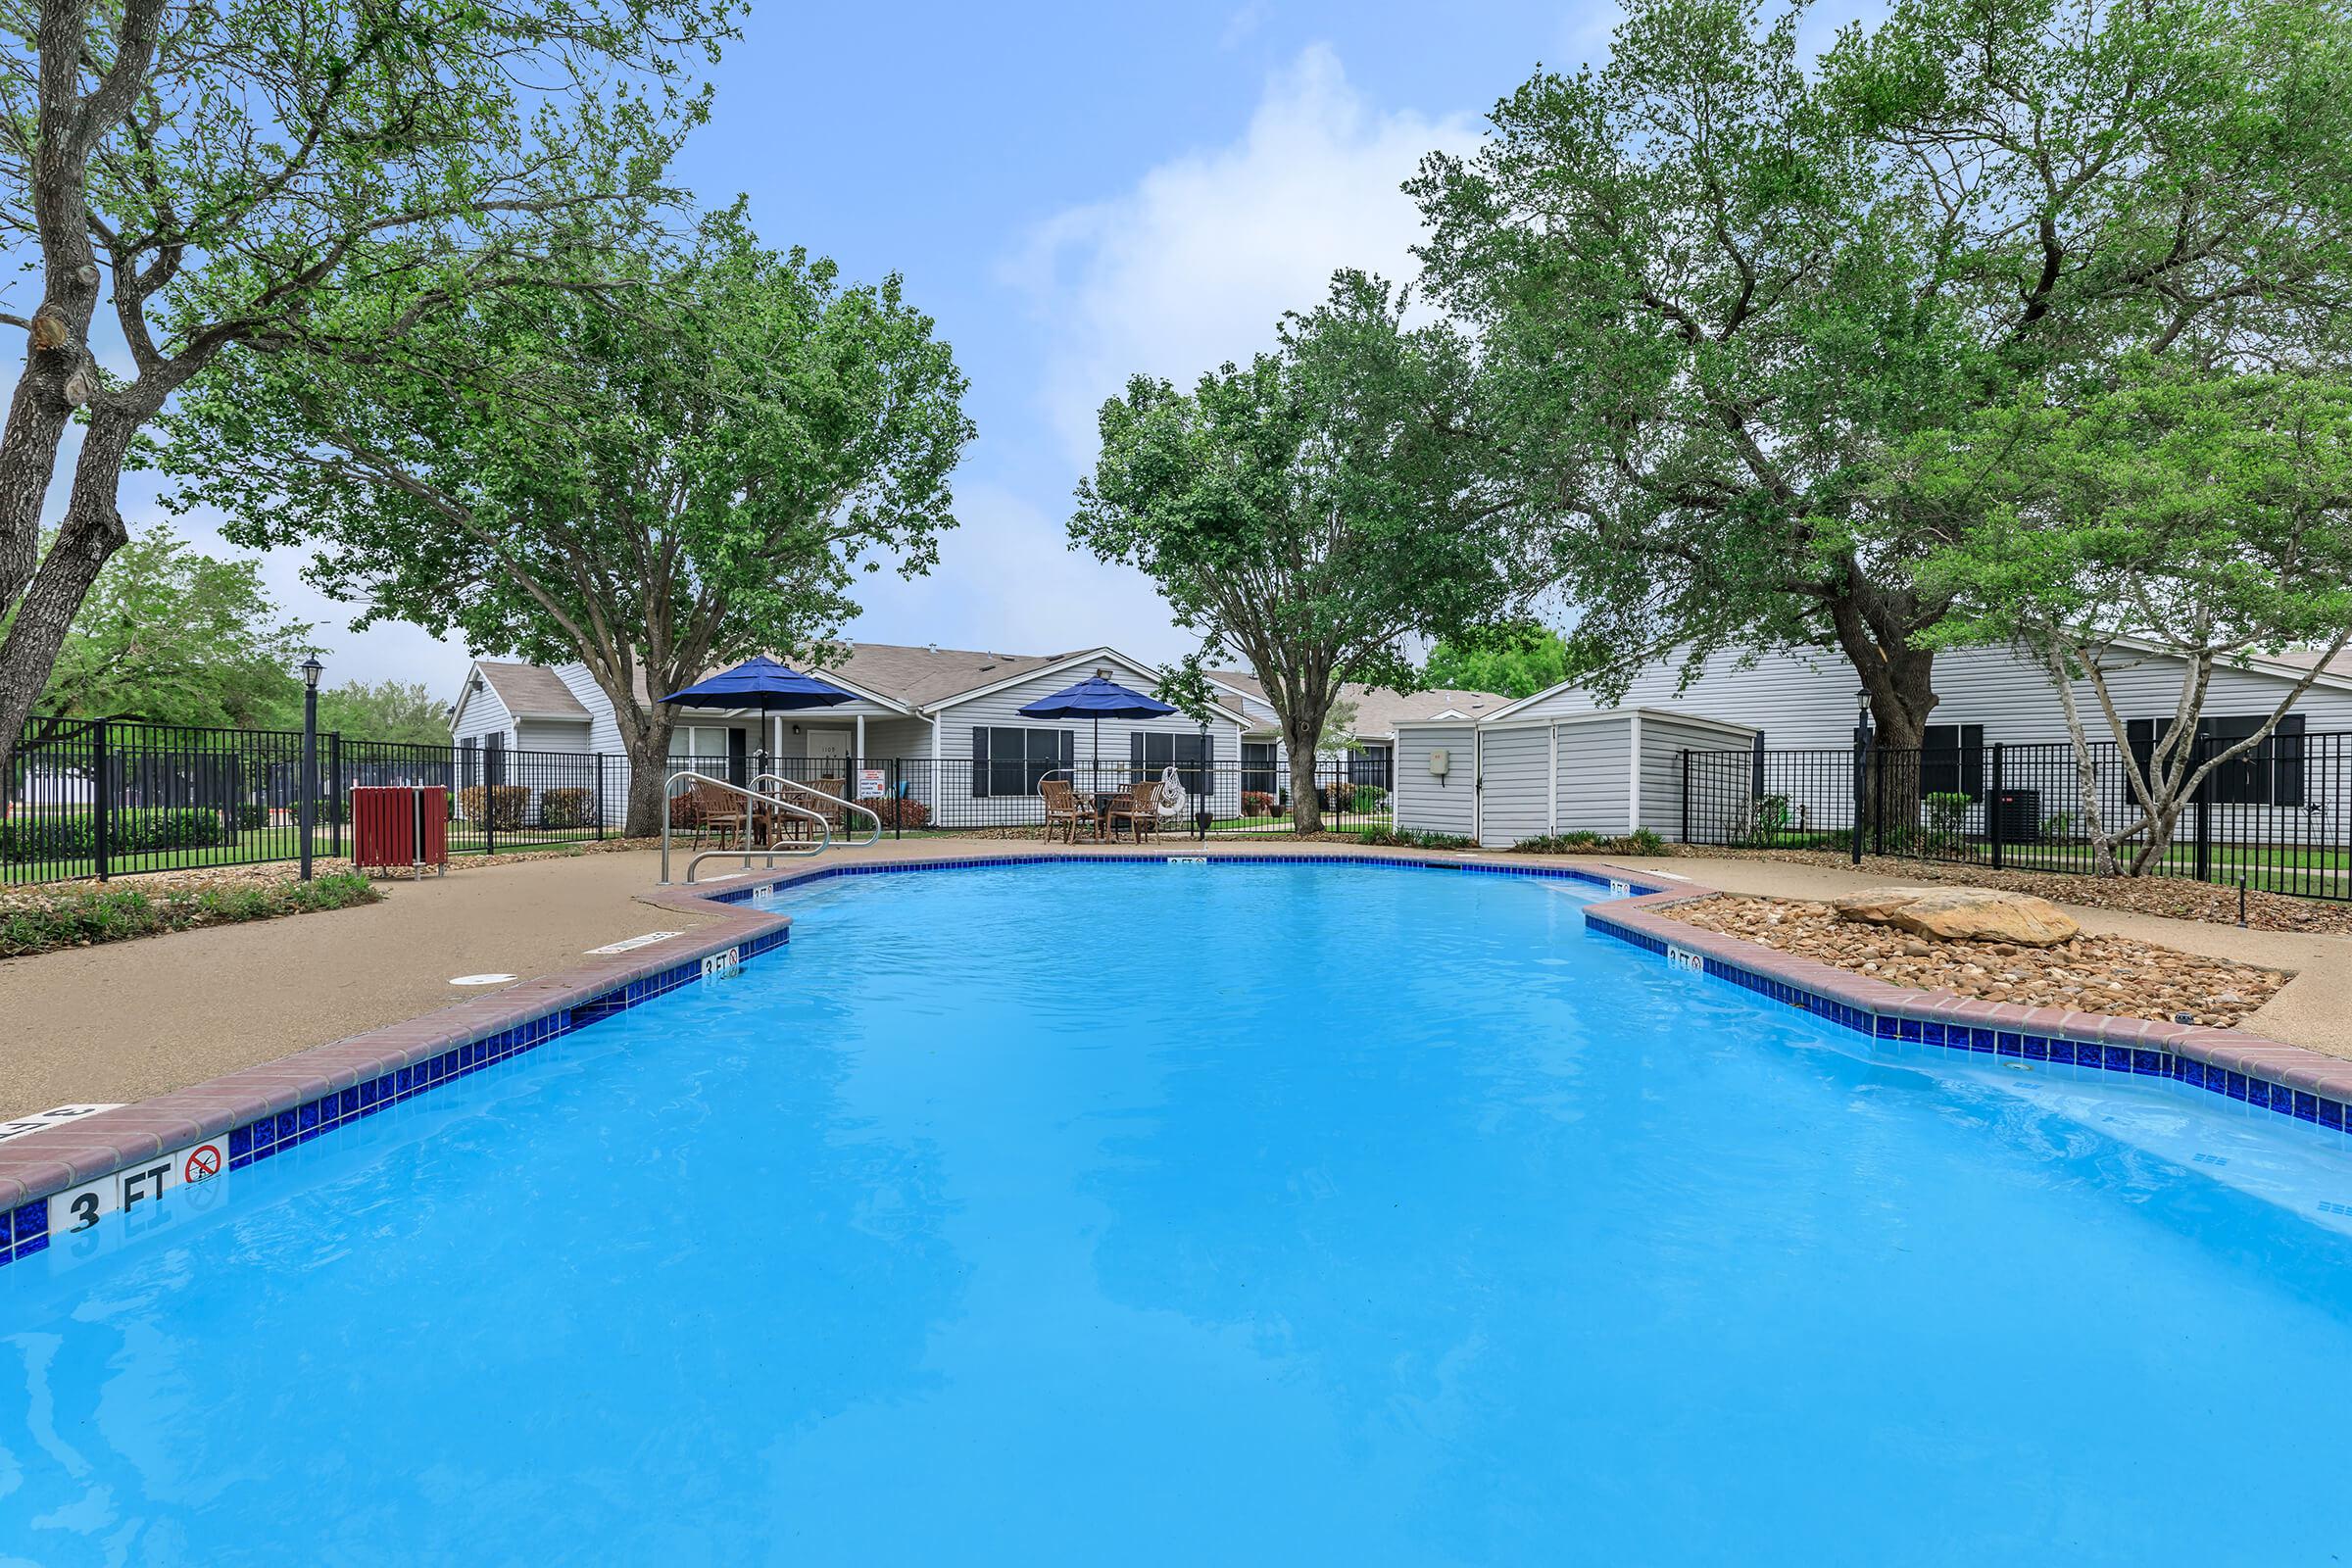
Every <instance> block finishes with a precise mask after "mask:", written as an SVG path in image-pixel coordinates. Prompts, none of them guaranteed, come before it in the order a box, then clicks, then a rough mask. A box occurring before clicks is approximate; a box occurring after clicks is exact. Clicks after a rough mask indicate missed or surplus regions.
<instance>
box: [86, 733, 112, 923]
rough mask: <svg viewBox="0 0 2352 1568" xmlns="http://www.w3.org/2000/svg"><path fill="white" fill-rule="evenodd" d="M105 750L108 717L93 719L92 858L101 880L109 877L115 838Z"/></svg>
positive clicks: (91, 768)
mask: <svg viewBox="0 0 2352 1568" xmlns="http://www.w3.org/2000/svg"><path fill="white" fill-rule="evenodd" d="M106 749H107V738H106V720H105V719H103V718H101V719H96V720H93V721H92V722H91V724H90V859H91V860H92V861H93V862H94V864H95V867H96V869H97V872H98V880H99V881H101V882H103V881H105V880H106V873H107V860H108V859H109V855H108V852H109V851H110V850H111V849H112V848H113V845H112V844H110V843H109V842H108V841H109V840H110V839H111V838H112V837H113V831H112V830H113V822H112V821H111V817H112V816H113V812H112V811H111V810H110V809H109V803H108V797H109V796H110V795H111V794H112V793H113V792H112V791H111V790H110V789H109V788H108V787H107V773H108V772H109V769H108V767H107V750H106Z"/></svg>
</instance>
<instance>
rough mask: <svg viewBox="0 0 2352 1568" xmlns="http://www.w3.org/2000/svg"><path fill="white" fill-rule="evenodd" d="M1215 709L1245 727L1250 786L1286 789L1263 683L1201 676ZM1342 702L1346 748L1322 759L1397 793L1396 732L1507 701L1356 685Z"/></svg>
mask: <svg viewBox="0 0 2352 1568" xmlns="http://www.w3.org/2000/svg"><path fill="white" fill-rule="evenodd" d="M1202 673H1203V674H1205V675H1206V676H1207V677H1208V681H1209V687H1210V689H1211V691H1212V692H1214V693H1215V695H1216V698H1217V701H1218V703H1219V705H1220V706H1222V707H1224V708H1226V709H1228V710H1229V711H1231V712H1232V713H1233V714H1234V716H1235V718H1236V719H1237V720H1238V721H1239V722H1240V724H1241V726H1242V766H1243V769H1244V771H1245V772H1247V773H1248V774H1249V775H1250V778H1249V783H1248V785H1247V787H1248V788H1250V789H1252V790H1263V791H1265V792H1266V793H1268V794H1276V795H1279V794H1281V793H1282V792H1283V791H1285V790H1288V789H1289V788H1290V782H1291V761H1290V757H1291V754H1290V748H1289V747H1288V746H1287V745H1285V744H1284V742H1283V739H1282V727H1281V722H1280V720H1279V719H1278V718H1277V717H1276V715H1275V712H1274V705H1273V704H1272V703H1270V702H1268V701H1267V700H1266V688H1265V683H1264V682H1262V681H1260V680H1259V679H1258V678H1257V677H1256V676H1255V675H1253V674H1250V672H1249V671H1247V670H1240V669H1211V670H1204V671H1202ZM1340 701H1341V702H1343V703H1346V704H1348V706H1349V707H1350V708H1352V709H1353V710H1354V717H1353V719H1352V720H1351V721H1350V722H1349V724H1348V739H1349V741H1350V742H1351V743H1352V744H1351V746H1350V747H1349V748H1348V749H1347V750H1341V751H1333V752H1329V753H1326V754H1324V755H1325V756H1326V757H1327V758H1330V759H1334V760H1343V761H1344V763H1345V765H1346V767H1347V772H1348V781H1349V782H1350V783H1355V784H1377V785H1379V786H1380V787H1381V788H1382V789H1394V788H1395V787H1396V777H1397V767H1396V761H1397V726H1398V725H1399V724H1404V723H1413V722H1419V721H1423V720H1428V719H1439V718H1446V719H1470V720H1476V719H1478V718H1481V717H1483V716H1485V715H1486V714H1488V713H1491V712H1494V711H1495V710H1497V709H1500V708H1502V707H1505V706H1506V705H1508V704H1509V702H1510V699H1509V698H1508V697H1505V696H1502V695H1501V694H1499V693H1496V692H1473V691H1460V690H1456V689H1453V688H1451V687H1433V688H1431V689H1429V690H1426V691H1418V692H1395V691H1390V690H1388V689H1387V688H1386V687H1380V686H1364V685H1359V684H1357V683H1356V682H1354V681H1349V682H1347V683H1346V684H1344V685H1342V686H1341V687H1340Z"/></svg>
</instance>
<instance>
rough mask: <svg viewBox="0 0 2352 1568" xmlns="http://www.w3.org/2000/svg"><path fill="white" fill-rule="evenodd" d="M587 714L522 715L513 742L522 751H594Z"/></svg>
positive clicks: (517, 723)
mask: <svg viewBox="0 0 2352 1568" xmlns="http://www.w3.org/2000/svg"><path fill="white" fill-rule="evenodd" d="M588 730H589V721H588V720H587V719H584V718H518V719H516V720H515V739H514V742H513V745H514V747H515V750H516V751H518V752H592V751H594V750H595V748H594V747H592V746H590V745H589V744H588Z"/></svg>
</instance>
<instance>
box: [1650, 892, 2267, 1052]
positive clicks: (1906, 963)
mask: <svg viewBox="0 0 2352 1568" xmlns="http://www.w3.org/2000/svg"><path fill="white" fill-rule="evenodd" d="M1660 912H1661V913H1663V914H1665V915H1667V916H1669V917H1671V918H1673V919H1676V920H1681V921H1684V922H1686V923H1687V924H1690V925H1695V926H1699V927H1701V928H1703V929H1705V930H1708V931H1720V932H1723V933H1724V934H1725V935H1727V936H1735V937H1741V938H1744V939H1745V940H1747V941H1749V942H1755V943H1760V944H1762V945H1763V946H1765V947H1768V948H1776V949H1778V950H1779V951H1781V952H1783V953H1789V954H1794V955H1796V956H1799V957H1804V958H1811V959H1813V960H1815V961H1816V962H1819V963H1827V964H1831V965H1834V966H1836V967H1837V968H1840V969H1850V970H1852V971H1854V972H1855V973H1857V974H1866V975H1869V976H1870V977H1871V978H1872V979H1874V980H1884V981H1886V982H1887V984H1889V985H1897V986H1908V987H1911V988H1913V989H1915V990H1921V991H1955V992H1958V993H1959V994H1960V995H1962V996H1964V997H1982V998H1984V999H1985V1001H1987V1002H2013V1003H2016V1004H2018V1005H2021V1006H2028V1007H2071V1008H2073V1009H2074V1010H2075V1011H2077V1012H2103V1013H2108V1014H2111V1015H2113V1016H2115V1017H2120V1018H2155V1019H2160V1020H2163V1021H2167V1022H2173V1021H2178V1020H2180V1017H2181V1016H2182V1015H2183V1014H2185V1015H2187V1017H2188V1018H2189V1019H2190V1020H2191V1021H2194V1022H2197V1023H2206V1024H2235V1023H2238V1022H2239V1021H2241V1020H2242V1019H2244V1018H2245V1016H2246V1015H2247V1014H2248V1013H2250V1012H2252V1011H2253V1010H2254V1009H2255V1008H2257V1007H2259V1006H2261V1005H2263V1004H2264V1003H2265V1002H2268V1001H2269V1000H2270V999H2271V996H2272V995H2273V993H2275V992H2277V991H2278V988H2279V987H2280V986H2282V985H2284V984H2286V982H2287V979H2288V976H2287V975H2286V974H2285V973H2283V972H2281V971H2279V970H2277V969H2265V968H2261V967H2259V966H2257V965H2255V964H2250V963H2238V962H2235V961H2233V960H2231V959H2229V958H2208V957H2205V956H2202V955H2199V954H2194V953H2181V952H2180V951H2178V950H2176V949H2173V948H2166V947H2159V946H2157V945H2156V944H2155V943H2152V942H2137V941H2134V940H2132V939H2131V938H2130V937H2115V936H2091V935H2088V934H2085V935H2082V936H2079V937H2077V938H2075V939H2074V940H2073V941H2071V942H2062V943H2060V944H2058V945H2057V946H2056V947H2051V948H2029V947H2024V946H2020V945H2018V944H2016V943H2009V942H1940V941H1936V940H1934V939H1932V938H1927V937H1916V936H1913V935H1912V934H1911V933H1909V932H1907V931H1898V930H1895V929H1894V928H1893V927H1891V926H1878V925H1865V924H1862V923H1860V922H1857V921H1852V920H1841V919H1839V918H1838V914H1837V911H1836V910H1834V909H1832V908H1831V907H1829V906H1828V905H1826V904H1815V903H1812V902H1810V901H1808V900H1803V899H1759V898H1738V897H1734V896H1732V895H1729V894H1717V895H1715V896H1713V897H1711V898H1704V899H1694V900H1692V901H1691V903H1689V904H1677V905H1671V906H1669V907H1666V908H1665V909H1663V910H1661V911H1660Z"/></svg>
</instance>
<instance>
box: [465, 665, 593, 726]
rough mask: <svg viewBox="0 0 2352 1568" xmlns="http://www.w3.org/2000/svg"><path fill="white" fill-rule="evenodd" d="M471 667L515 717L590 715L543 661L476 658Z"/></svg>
mask: <svg viewBox="0 0 2352 1568" xmlns="http://www.w3.org/2000/svg"><path fill="white" fill-rule="evenodd" d="M473 667H474V668H475V669H477V670H479V671H480V672H481V676H482V680H483V682H484V683H485V684H486V685H488V686H489V688H490V689H491V690H492V691H493V692H496V693H497V694H498V700H499V702H500V703H502V704H504V705H505V707H506V710H507V711H508V712H509V713H511V714H513V715H514V716H515V717H516V718H578V719H585V718H587V717H588V716H589V714H588V710H587V709H586V707H584V706H583V705H582V704H581V702H580V700H579V699H578V698H577V697H574V696H572V695H571V688H570V687H568V686H566V685H564V682H563V681H562V680H561V679H560V678H558V676H557V674H556V672H555V671H554V670H552V669H550V668H548V667H547V666H546V665H545V664H515V663H509V662H506V661H504V660H496V659H477V660H475V661H474V662H473Z"/></svg>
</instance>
